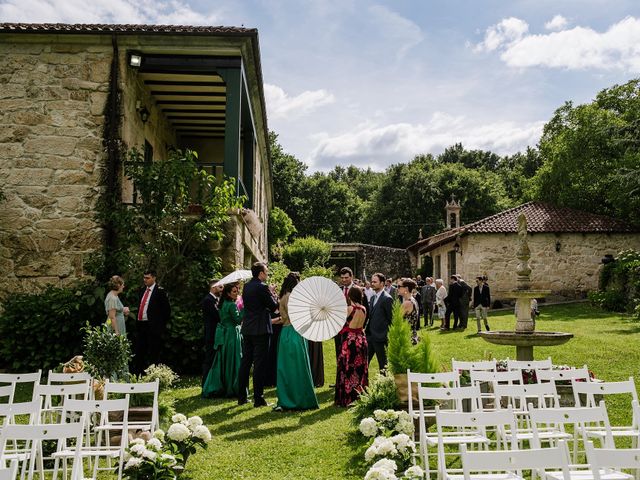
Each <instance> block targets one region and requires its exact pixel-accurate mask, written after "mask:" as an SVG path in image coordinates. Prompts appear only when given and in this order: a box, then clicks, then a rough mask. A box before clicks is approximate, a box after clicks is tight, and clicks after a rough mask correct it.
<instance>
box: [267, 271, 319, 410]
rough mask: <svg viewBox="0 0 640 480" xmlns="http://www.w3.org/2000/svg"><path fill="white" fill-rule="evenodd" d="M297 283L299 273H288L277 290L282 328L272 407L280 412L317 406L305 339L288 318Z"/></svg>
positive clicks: (279, 321)
mask: <svg viewBox="0 0 640 480" xmlns="http://www.w3.org/2000/svg"><path fill="white" fill-rule="evenodd" d="M299 282H300V274H299V273H298V272H291V273H289V275H287V277H286V278H285V279H284V282H282V288H281V289H280V318H279V320H277V322H278V323H281V324H282V331H281V332H280V342H279V344H278V374H277V376H276V392H277V394H278V404H277V405H276V407H275V410H279V411H280V410H307V409H310V408H318V399H317V398H316V393H315V391H314V390H313V378H312V376H311V365H310V363H309V354H308V350H307V340H306V339H304V338H303V337H302V336H301V335H300V334H299V333H298V332H296V330H295V328H293V326H292V325H291V320H290V319H289V296H290V295H291V291H292V290H293V288H294V287H295V286H296V285H297V284H298V283H299ZM274 323H275V321H274Z"/></svg>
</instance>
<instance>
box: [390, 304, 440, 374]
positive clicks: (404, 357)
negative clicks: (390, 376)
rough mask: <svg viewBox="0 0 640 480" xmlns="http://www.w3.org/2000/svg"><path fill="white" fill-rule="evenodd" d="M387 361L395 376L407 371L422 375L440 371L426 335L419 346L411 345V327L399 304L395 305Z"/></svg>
mask: <svg viewBox="0 0 640 480" xmlns="http://www.w3.org/2000/svg"><path fill="white" fill-rule="evenodd" d="M387 361H388V366H389V369H390V370H391V372H392V373H395V374H403V373H406V372H407V369H411V371H412V372H421V373H430V372H437V371H438V365H437V361H436V359H435V356H434V354H433V350H432V349H431V342H430V340H429V337H428V336H427V335H424V336H423V337H421V338H420V341H419V342H418V344H417V345H412V344H411V326H410V325H409V322H407V321H406V320H405V319H404V318H403V315H402V307H401V305H400V304H399V303H398V302H394V305H393V312H392V320H391V326H390V327H389V345H388V346H387Z"/></svg>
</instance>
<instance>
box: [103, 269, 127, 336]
mask: <svg viewBox="0 0 640 480" xmlns="http://www.w3.org/2000/svg"><path fill="white" fill-rule="evenodd" d="M123 290H124V280H123V279H122V277H119V276H118V275H114V276H113V277H111V278H110V279H109V293H107V296H106V297H105V299H104V309H105V311H106V312H107V317H108V319H107V321H108V324H109V325H110V326H111V328H112V330H113V331H114V333H115V334H116V335H122V336H123V337H126V336H127V328H126V326H125V321H124V317H125V316H127V315H129V307H125V306H123V305H122V302H121V301H120V297H119V296H118V295H120V294H121V293H122V291H123Z"/></svg>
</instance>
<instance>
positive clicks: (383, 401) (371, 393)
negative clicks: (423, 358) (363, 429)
mask: <svg viewBox="0 0 640 480" xmlns="http://www.w3.org/2000/svg"><path fill="white" fill-rule="evenodd" d="M397 406H398V387H397V386H396V382H395V381H394V379H393V375H392V374H391V373H390V372H388V371H387V372H385V373H384V374H380V373H378V374H377V375H376V376H375V378H374V379H373V380H372V381H370V383H369V386H368V387H365V389H364V391H363V392H362V393H361V394H360V397H359V398H358V399H357V400H356V401H355V402H353V404H352V405H351V408H350V411H351V413H352V414H353V418H352V422H353V425H354V426H358V425H359V424H360V422H361V421H362V419H364V418H367V417H370V416H372V415H373V412H374V411H376V410H378V409H383V410H386V409H389V408H394V407H397Z"/></svg>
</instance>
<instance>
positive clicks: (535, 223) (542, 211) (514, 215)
mask: <svg viewBox="0 0 640 480" xmlns="http://www.w3.org/2000/svg"><path fill="white" fill-rule="evenodd" d="M520 213H524V214H525V216H526V217H527V231H528V232H529V233H624V232H638V231H640V229H638V228H637V227H634V226H632V225H630V224H628V223H626V222H624V221H622V220H618V219H616V218H612V217H605V216H604V215H595V214H593V213H587V212H582V211H580V210H573V209H571V208H564V207H556V206H554V205H551V204H548V203H544V202H528V203H525V204H522V205H519V206H517V207H514V208H510V209H509V210H505V211H503V212H500V213H497V214H495V215H491V216H490V217H486V218H483V219H482V220H478V221H477V222H473V223H470V224H469V225H465V226H462V227H460V228H454V229H451V230H447V231H445V232H442V233H438V234H436V235H433V236H431V237H428V238H425V239H424V240H420V241H418V242H416V243H414V244H413V245H411V246H410V247H409V249H411V250H413V249H416V248H417V249H419V250H420V251H425V250H426V251H429V250H433V249H434V248H436V247H438V246H440V245H443V244H445V243H448V242H450V241H452V240H453V239H455V238H456V237H457V236H458V235H460V236H462V235H468V234H470V233H516V232H517V231H518V216H519V215H520Z"/></svg>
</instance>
